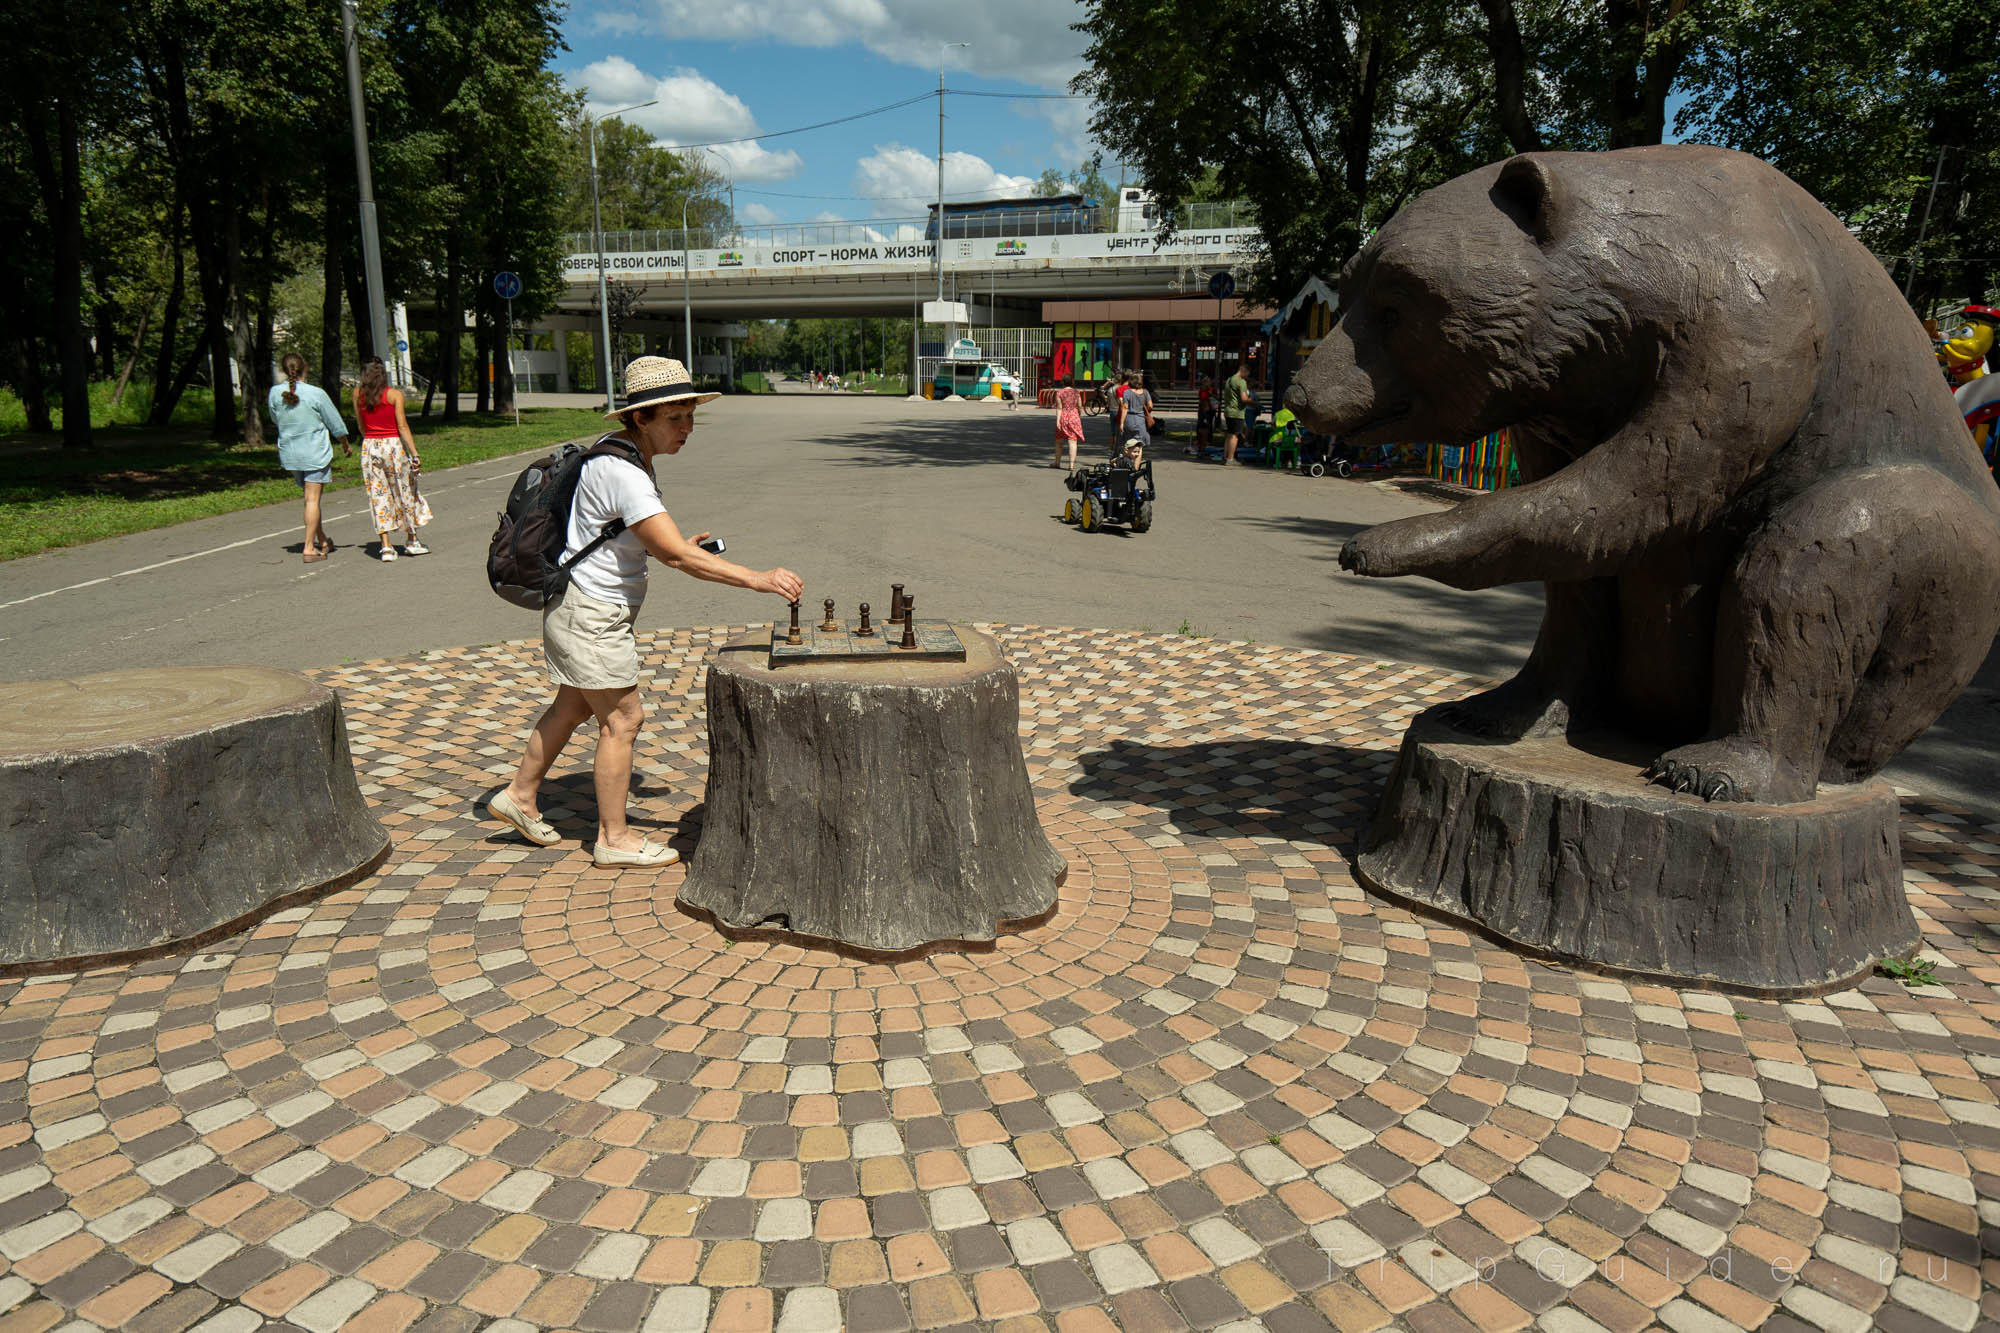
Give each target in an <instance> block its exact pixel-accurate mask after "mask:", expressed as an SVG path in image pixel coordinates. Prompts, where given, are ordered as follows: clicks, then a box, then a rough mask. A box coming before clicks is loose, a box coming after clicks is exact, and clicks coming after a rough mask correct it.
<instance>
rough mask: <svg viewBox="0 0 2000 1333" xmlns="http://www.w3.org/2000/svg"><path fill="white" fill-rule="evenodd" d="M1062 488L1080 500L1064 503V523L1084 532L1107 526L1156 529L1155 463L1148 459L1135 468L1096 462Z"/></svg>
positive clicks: (1072, 476)
mask: <svg viewBox="0 0 2000 1333" xmlns="http://www.w3.org/2000/svg"><path fill="white" fill-rule="evenodd" d="M1063 485H1065V486H1067V487H1068V488H1069V489H1070V490H1072V491H1076V492H1078V494H1079V497H1080V498H1074V499H1069V500H1065V501H1063V515H1062V517H1063V522H1065V523H1073V524H1075V525H1076V526H1077V527H1078V528H1081V529H1082V530H1083V531H1085V532H1096V531H1097V530H1098V529H1100V528H1103V527H1106V526H1107V525H1117V526H1120V527H1125V528H1129V529H1130V530H1131V531H1133V532H1144V531H1146V530H1147V529H1148V528H1150V527H1152V526H1153V498H1154V497H1155V496H1156V495H1157V494H1158V491H1156V490H1155V489H1154V486H1153V462H1152V460H1151V459H1147V460H1146V461H1145V462H1143V463H1141V464H1139V466H1138V467H1136V468H1129V467H1120V466H1118V465H1117V464H1115V463H1094V464H1092V465H1091V466H1089V467H1086V468H1082V469H1079V470H1078V471H1076V472H1072V473H1070V475H1069V476H1068V477H1066V478H1064V479H1063Z"/></svg>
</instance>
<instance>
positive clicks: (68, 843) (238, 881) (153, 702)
mask: <svg viewBox="0 0 2000 1333" xmlns="http://www.w3.org/2000/svg"><path fill="white" fill-rule="evenodd" d="M388 850H389V835H388V833H387V832H386V831H385V830H384V829H383V827H382V825H381V824H380V823H378V822H377V821H376V819H375V816H374V815H373V814H371V813H369V810H368V805H367V803H366V802H365V801H363V800H362V798H361V791H360V789H359V788H358V787H357V786H356V785H355V780H354V764H353V761H352V759H350V758H349V756H348V752H347V724H346V721H345V719H344V717H343V716H342V714H341V711H340V700H339V699H338V698H336V697H335V696H334V693H333V691H332V690H329V689H327V688H326V687H325V686H323V685H316V684H314V683H313V682H312V681H309V680H307V679H306V678H305V677H303V676H297V675H293V674H292V673H291V672H289V671H273V670H269V669H267V668H264V667H197V668H175V669H148V670H139V671H109V672H104V673H102V674H100V675H92V676H79V677H76V678H74V679H70V680H33V681H19V682H12V683H5V684H0V967H5V966H24V965H33V964H50V963H57V962H81V961H84V960H94V959H101V958H110V957H117V956H119V955H124V954H131V953H135V952H140V951H147V950H157V949H161V948H164V947H167V946H171V945H175V944H182V943H186V942H188V941H192V940H199V939H201V938H204V937H208V936H215V935H220V934H225V933H229V932H230V931H233V930H235V929H238V928H240V927H242V926H243V925H246V924H248V923H249V922H250V921H252V920H254V919H255V918H257V917H258V916H261V915H262V914H264V913H266V912H268V911H270V910H272V909H273V908H276V907H280V906H283V905H285V904H287V903H289V902H293V901H299V900H302V899H304V898H306V897H309V896H311V895H314V894H317V893H323V892H327V891H329V890H331V889H334V888H338V887H341V886H343V885H345V884H349V883H352V882H354V881H355V880H357V879H359V878H361V877H362V876H363V875H366V874H368V873H369V872H370V871H372V870H373V869H374V868H375V867H376V866H377V865H379V864H380V863H381V861H382V858H383V857H384V856H386V855H387V854H388Z"/></svg>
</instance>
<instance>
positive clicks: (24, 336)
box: [0, 263, 55, 435]
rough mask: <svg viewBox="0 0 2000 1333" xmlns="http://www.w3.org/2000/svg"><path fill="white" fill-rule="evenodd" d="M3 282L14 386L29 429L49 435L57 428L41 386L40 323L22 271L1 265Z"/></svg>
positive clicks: (0, 308) (2, 302) (1, 307)
mask: <svg viewBox="0 0 2000 1333" xmlns="http://www.w3.org/2000/svg"><path fill="white" fill-rule="evenodd" d="M0 283H4V284H5V287H4V290H3V291H0V295H4V299H0V311H4V312H5V313H6V316H7V324H6V329H5V333H6V341H7V344H8V348H9V351H10V354H11V355H12V357H13V360H14V387H15V388H16V389H18V390H19V391H20V395H21V406H22V408H23V409H25V410H26V412H27V414H28V429H29V430H30V431H32V432H34V433H35V434H37V435H47V434H48V433H49V432H50V431H52V430H53V429H55V425H54V422H53V421H51V420H50V418H49V397H48V390H47V388H46V387H45V386H44V385H43V383H42V349H41V340H40V339H39V338H37V337H36V336H35V334H34V332H33V330H34V329H35V327H36V325H37V323H38V322H39V320H38V319H37V316H36V313H35V312H34V311H32V310H30V309H29V308H28V284H27V279H26V278H25V277H23V276H22V273H21V270H20V268H19V267H18V266H17V265H15V264H12V263H0Z"/></svg>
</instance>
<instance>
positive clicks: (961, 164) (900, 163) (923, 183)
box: [854, 143, 1035, 216]
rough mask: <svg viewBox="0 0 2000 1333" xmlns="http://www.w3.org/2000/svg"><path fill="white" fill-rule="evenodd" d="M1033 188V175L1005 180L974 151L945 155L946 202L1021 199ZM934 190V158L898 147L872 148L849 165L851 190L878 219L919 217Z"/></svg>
mask: <svg viewBox="0 0 2000 1333" xmlns="http://www.w3.org/2000/svg"><path fill="white" fill-rule="evenodd" d="M1034 184H1035V178H1034V177H1032V176H1010V175H1008V174H1007V173H1005V172H1003V171H996V170H995V169H994V168H993V165H992V164H991V163H989V162H988V161H987V160H986V159H985V158H983V157H980V156H979V155H977V154H976V153H946V154H945V155H944V197H945V198H946V199H947V200H953V199H999V198H1005V197H1007V196H1010V195H1024V194H1027V193H1028V192H1029V191H1031V190H1032V189H1033V188H1034ZM937 187H938V163H937V158H936V157H935V156H934V155H932V154H930V153H926V152H922V151H920V150H919V149H915V148H906V147H904V146H903V145H902V144H893V143H892V144H882V145H877V147H876V149H875V151H874V152H873V153H871V154H869V155H868V156H867V157H864V158H862V159H861V160H860V161H859V162H857V163H855V164H854V192H855V193H856V194H858V195H862V196H865V197H867V198H868V199H869V200H870V201H871V202H870V207H871V208H872V209H873V211H874V212H875V213H876V214H878V215H882V216H888V215H892V214H897V213H921V212H923V211H924V210H925V209H926V208H927V207H928V206H929V205H931V204H933V203H935V202H936V201H937Z"/></svg>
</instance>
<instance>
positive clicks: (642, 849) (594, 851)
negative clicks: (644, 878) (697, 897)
mask: <svg viewBox="0 0 2000 1333" xmlns="http://www.w3.org/2000/svg"><path fill="white" fill-rule="evenodd" d="M680 859H681V854H680V853H679V852H677V851H675V850H674V849H673V848H671V847H662V846H660V845H659V844H658V843H656V842H646V843H641V844H640V845H639V849H638V850H637V851H634V852H627V851H621V850H620V849H618V848H616V847H606V846H605V845H604V844H603V843H597V844H596V845H594V846H593V847H592V848H591V849H590V863H591V864H592V865H594V866H601V867H603V868H605V869H612V868H619V869H640V870H651V869H655V868H657V867H659V866H670V865H672V864H673V863H674V862H676V861H678V860H680Z"/></svg>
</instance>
